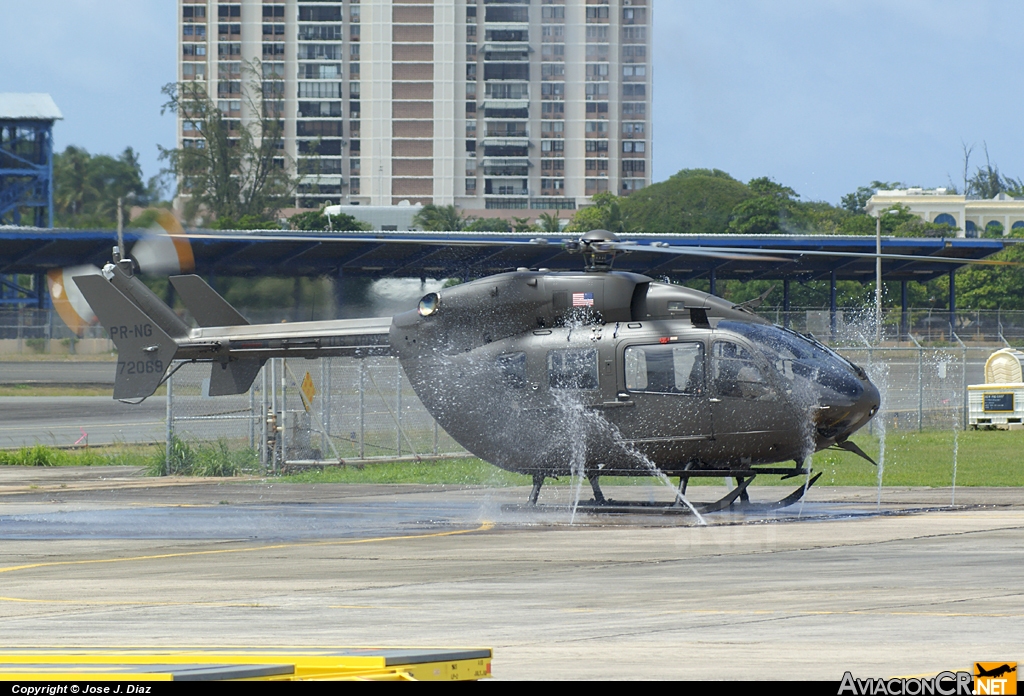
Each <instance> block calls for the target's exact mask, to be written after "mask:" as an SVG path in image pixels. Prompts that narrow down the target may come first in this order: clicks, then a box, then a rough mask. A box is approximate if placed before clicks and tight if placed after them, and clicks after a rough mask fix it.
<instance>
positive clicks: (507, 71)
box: [467, 63, 565, 80]
mask: <svg viewBox="0 0 1024 696" xmlns="http://www.w3.org/2000/svg"><path fill="white" fill-rule="evenodd" d="M468 67H469V66H467V68H468ZM474 67H476V66H475V65H474ZM545 67H546V66H545ZM561 67H562V74H565V66H564V65H563V66H561ZM474 72H475V71H474ZM467 76H468V71H467ZM484 79H485V80H529V79H530V65H529V63H484Z"/></svg>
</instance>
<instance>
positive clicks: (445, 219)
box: [412, 203, 466, 232]
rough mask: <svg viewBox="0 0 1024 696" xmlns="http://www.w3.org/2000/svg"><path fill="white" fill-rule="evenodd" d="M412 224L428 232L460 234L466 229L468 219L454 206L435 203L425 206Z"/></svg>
mask: <svg viewBox="0 0 1024 696" xmlns="http://www.w3.org/2000/svg"><path fill="white" fill-rule="evenodd" d="M412 222H413V224H414V225H416V226H417V227H419V228H421V229H423V230H424V231H427V232H459V231H460V230H462V229H464V228H465V227H466V218H465V217H464V216H463V215H462V213H461V212H460V211H459V209H458V208H456V207H455V206H454V205H434V204H433V203H430V204H428V205H425V206H423V208H422V209H420V211H419V212H418V213H416V216H415V217H414V218H413V219H412Z"/></svg>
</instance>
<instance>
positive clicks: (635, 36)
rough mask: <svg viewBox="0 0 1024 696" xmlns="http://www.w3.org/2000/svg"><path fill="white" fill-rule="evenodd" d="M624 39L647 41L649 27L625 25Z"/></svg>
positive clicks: (627, 40)
mask: <svg viewBox="0 0 1024 696" xmlns="http://www.w3.org/2000/svg"><path fill="white" fill-rule="evenodd" d="M622 40H623V42H626V43H629V42H633V41H646V40H647V27H623V28H622Z"/></svg>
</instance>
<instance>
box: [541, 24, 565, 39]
mask: <svg viewBox="0 0 1024 696" xmlns="http://www.w3.org/2000/svg"><path fill="white" fill-rule="evenodd" d="M540 35H541V38H542V39H543V40H544V41H564V40H565V25H564V24H551V25H548V26H543V27H541V28H540Z"/></svg>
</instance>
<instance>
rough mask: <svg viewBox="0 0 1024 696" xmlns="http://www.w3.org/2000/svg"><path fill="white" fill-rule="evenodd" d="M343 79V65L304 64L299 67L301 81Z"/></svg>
mask: <svg viewBox="0 0 1024 696" xmlns="http://www.w3.org/2000/svg"><path fill="white" fill-rule="evenodd" d="M340 78H341V63H302V64H301V65H299V79H306V80H338V79H340Z"/></svg>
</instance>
